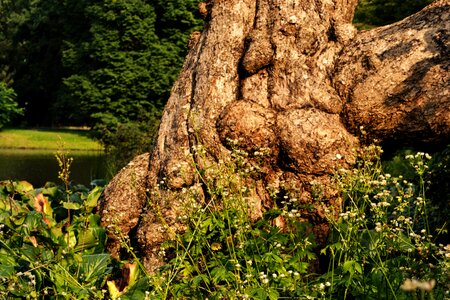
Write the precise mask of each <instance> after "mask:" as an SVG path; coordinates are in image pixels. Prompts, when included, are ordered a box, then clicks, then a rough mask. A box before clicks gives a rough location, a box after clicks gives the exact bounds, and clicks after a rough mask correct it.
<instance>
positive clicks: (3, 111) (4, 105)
mask: <svg viewBox="0 0 450 300" xmlns="http://www.w3.org/2000/svg"><path fill="white" fill-rule="evenodd" d="M15 97H16V93H15V92H14V90H13V89H12V88H9V87H8V86H7V85H6V84H5V83H4V82H0V129H1V128H2V127H3V126H4V125H6V124H8V123H9V122H10V121H11V119H12V117H14V116H15V115H20V114H22V109H20V108H19V107H18V105H17V102H16V101H15Z"/></svg>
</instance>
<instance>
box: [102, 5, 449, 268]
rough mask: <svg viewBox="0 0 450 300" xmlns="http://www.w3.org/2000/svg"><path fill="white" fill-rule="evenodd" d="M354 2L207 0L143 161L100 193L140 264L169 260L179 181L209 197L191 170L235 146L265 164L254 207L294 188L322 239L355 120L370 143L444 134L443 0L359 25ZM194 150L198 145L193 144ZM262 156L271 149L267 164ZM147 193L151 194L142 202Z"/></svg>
mask: <svg viewBox="0 0 450 300" xmlns="http://www.w3.org/2000/svg"><path fill="white" fill-rule="evenodd" d="M356 5H357V1H356V0H354V1H347V0H346V1H334V2H330V1H317V0H315V1H312V0H311V1H304V0H301V1H300V0H298V1H292V0H291V1H283V0H281V1H275V2H274V1H267V0H259V1H253V0H228V1H220V0H213V1H209V2H208V4H207V8H208V19H209V22H208V24H207V26H206V27H205V30H204V31H203V33H202V34H201V36H199V37H198V39H197V41H196V43H195V45H194V47H193V49H191V51H190V52H189V54H188V56H187V58H186V60H185V64H184V67H183V69H182V71H181V74H180V76H179V78H178V80H177V82H176V83H175V85H174V87H173V88H172V93H171V96H170V99H169V101H168V103H167V105H166V108H165V111H164V114H163V117H162V121H161V126H160V129H159V134H158V139H157V143H156V146H155V148H154V150H153V152H152V154H151V159H149V157H148V156H139V157H137V158H136V159H135V160H134V161H133V162H132V163H131V164H130V165H129V166H128V168H126V169H124V170H123V171H121V172H120V173H119V174H118V175H117V176H116V177H115V179H114V180H113V181H112V182H111V184H110V185H109V187H108V188H107V190H106V192H105V195H106V199H105V205H104V210H102V213H103V224H104V225H105V226H109V225H114V226H119V228H120V229H121V230H122V232H123V233H128V232H130V230H132V229H133V228H135V229H137V230H136V232H137V234H136V236H137V241H138V242H139V245H140V246H141V247H142V248H141V249H142V251H143V254H144V256H145V258H146V262H145V263H146V267H147V268H148V269H149V270H155V269H156V268H157V267H158V266H159V265H160V264H161V263H162V261H163V259H164V258H163V257H161V256H160V255H159V254H158V253H159V250H160V245H161V243H162V242H164V241H166V240H167V239H168V238H169V236H170V233H171V232H173V231H175V232H176V231H177V230H180V228H182V226H180V225H179V224H178V221H177V207H182V206H183V197H182V193H183V190H184V188H186V187H192V188H196V189H197V190H198V195H199V197H198V199H197V200H198V202H199V204H200V205H201V203H203V202H202V201H207V200H208V190H206V189H202V186H201V185H200V178H199V176H198V174H202V176H207V170H208V168H209V166H210V165H214V164H218V163H220V162H221V161H228V160H230V159H232V153H233V151H235V150H236V149H238V150H240V151H245V152H246V153H248V155H249V157H248V159H249V160H251V161H253V162H254V165H255V167H256V166H257V167H258V168H259V170H260V172H258V174H257V176H255V177H253V179H252V180H253V181H251V182H250V181H249V182H248V187H249V189H250V192H249V196H248V197H249V203H250V205H252V213H253V214H255V215H258V214H261V213H262V211H264V210H266V209H270V207H272V206H274V205H276V204H277V203H278V202H279V201H282V199H283V197H284V196H285V195H289V196H290V197H292V198H296V199H298V200H299V201H298V202H297V203H298V209H299V211H301V215H302V218H303V219H305V220H308V221H309V222H311V223H312V224H314V229H313V230H314V232H315V234H316V238H317V241H318V242H319V243H323V242H324V240H325V238H326V235H327V232H328V225H327V221H326V215H325V213H324V212H325V211H326V210H329V211H334V212H335V213H338V212H339V208H340V200H339V197H338V195H337V194H336V190H335V189H334V188H333V186H332V175H333V173H334V172H335V170H336V169H337V168H341V167H346V166H349V165H351V164H353V163H354V151H355V150H356V149H358V148H359V145H360V144H361V143H364V142H365V140H364V139H361V138H360V133H361V132H360V130H361V128H363V129H364V131H365V135H364V137H365V138H368V139H369V140H373V139H374V138H376V139H378V140H380V141H391V142H394V143H397V145H398V146H400V145H408V144H415V143H419V142H426V143H428V144H432V143H434V144H435V145H437V144H441V145H442V144H443V143H446V142H448V138H449V137H450V115H449V114H450V98H449V96H448V95H449V82H448V80H443V78H448V77H449V74H448V66H449V56H448V36H449V35H448V32H449V30H450V28H449V27H448V26H449V25H448V24H450V22H449V21H450V3H449V2H448V0H441V1H436V2H434V3H433V4H431V5H429V6H428V7H427V8H425V9H424V10H422V11H421V12H419V13H417V14H415V15H413V16H411V17H409V18H406V19H405V20H403V21H401V22H398V23H395V24H392V25H390V26H385V27H380V28H377V29H373V30H369V31H363V32H360V33H358V32H357V31H356V29H355V28H354V27H353V26H352V25H351V21H352V19H353V14H354V10H355V7H356ZM225 24H226V25H225ZM200 145H201V146H202V147H204V149H206V150H205V153H203V152H202V153H201V154H199V153H198V152H196V150H197V149H199V146H200ZM262 150H264V152H265V153H269V154H267V155H265V156H264V158H261V157H260V155H259V153H260V151H262ZM191 157H193V158H194V160H195V165H193V164H192V163H191V160H190V158H191ZM205 174H206V175H205ZM130 178H133V183H132V184H130ZM211 180H213V179H211ZM161 182H163V185H161ZM268 186H270V187H272V189H275V190H278V191H279V193H278V198H277V197H275V198H273V197H271V196H270V194H269V190H267V189H266V187H268ZM317 188H319V190H320V192H319V193H318V190H317ZM147 189H150V190H154V191H155V195H159V196H160V198H158V197H156V196H155V197H152V198H151V199H150V201H148V199H147V198H146V197H147V196H148V194H146V192H145V191H146V190H147ZM202 195H203V197H204V198H203V197H202ZM317 195H320V197H317ZM149 203H151V206H150V207H149V206H148V205H149ZM155 206H157V207H159V209H158V210H157V211H156V213H155V211H154V210H152V209H151V208H152V207H153V208H154V207H155ZM143 211H144V213H142V212H143ZM161 216H163V218H165V221H164V222H161V221H160V217H161ZM115 228H116V227H115ZM133 232H134V231H133ZM119 247H120V243H118V242H115V241H114V234H112V235H111V244H110V250H111V251H112V252H113V253H115V254H117V253H118V251H119V249H118V248H119Z"/></svg>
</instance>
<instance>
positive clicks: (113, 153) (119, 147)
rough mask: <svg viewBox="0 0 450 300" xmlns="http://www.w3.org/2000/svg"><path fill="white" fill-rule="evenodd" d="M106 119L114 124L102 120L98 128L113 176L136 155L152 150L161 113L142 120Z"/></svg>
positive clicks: (109, 169) (109, 170) (110, 173)
mask: <svg viewBox="0 0 450 300" xmlns="http://www.w3.org/2000/svg"><path fill="white" fill-rule="evenodd" d="M104 121H108V122H112V123H113V124H108V123H103V122H102V123H100V124H99V125H98V126H96V129H97V130H98V131H99V132H100V136H99V137H100V138H101V140H102V142H103V144H104V145H105V150H106V153H107V156H108V159H107V162H108V173H109V175H111V177H112V176H114V175H115V174H116V173H117V171H119V170H120V169H121V168H122V167H124V166H125V165H126V164H127V163H128V162H130V161H131V160H132V159H133V158H134V157H135V156H137V155H139V154H142V153H145V152H150V151H151V148H152V146H153V141H154V138H155V136H156V133H157V130H158V126H159V115H155V116H153V117H148V120H147V121H144V120H143V121H141V122H127V123H116V122H114V121H116V120H115V119H113V120H106V119H104Z"/></svg>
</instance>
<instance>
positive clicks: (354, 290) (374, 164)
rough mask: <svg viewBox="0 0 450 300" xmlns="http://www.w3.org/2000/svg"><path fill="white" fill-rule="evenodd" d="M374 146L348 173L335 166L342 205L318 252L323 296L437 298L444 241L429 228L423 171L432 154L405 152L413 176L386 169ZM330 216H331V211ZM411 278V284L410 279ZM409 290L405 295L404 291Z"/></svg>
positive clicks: (443, 275) (448, 262) (444, 287)
mask: <svg viewBox="0 0 450 300" xmlns="http://www.w3.org/2000/svg"><path fill="white" fill-rule="evenodd" d="M380 154H381V148H379V147H377V146H374V145H372V146H370V147H367V148H365V149H364V151H362V152H361V154H360V159H359V161H358V163H357V164H356V166H355V169H353V170H340V172H339V174H338V175H337V182H338V183H339V184H340V189H341V190H342V197H343V199H344V205H343V207H342V212H341V213H340V215H339V218H338V219H337V220H335V219H334V218H332V217H330V218H329V221H330V223H331V224H332V226H333V232H332V234H331V236H330V243H329V244H328V245H327V247H326V248H325V249H323V251H322V253H323V254H325V253H326V254H328V255H329V257H330V267H329V270H328V272H327V273H326V274H324V275H323V276H322V278H323V280H327V281H329V282H331V286H330V289H329V297H330V299H346V298H348V297H351V298H357V299H359V298H369V299H408V298H410V297H411V296H413V297H414V298H415V297H421V298H422V299H425V296H426V294H425V292H426V293H427V296H426V297H428V298H429V299H433V297H435V298H438V299H442V298H443V297H444V295H446V294H445V293H446V291H448V288H449V280H450V278H449V273H448V270H449V267H450V259H449V258H450V253H449V251H448V250H449V246H444V245H437V244H436V242H435V241H436V239H437V237H436V236H435V235H433V234H437V231H434V230H433V228H430V219H429V218H430V216H432V215H433V211H432V210H433V206H432V205H431V203H430V200H429V199H428V198H427V186H426V181H425V178H426V174H427V171H428V168H429V167H428V165H429V162H430V159H431V157H430V156H429V155H428V154H425V153H422V152H418V153H415V154H409V155H407V156H406V157H405V161H406V162H408V163H409V164H410V165H411V167H412V169H413V170H415V172H416V177H415V181H407V180H405V179H404V178H403V177H402V176H398V177H394V176H391V175H390V174H388V173H385V172H384V171H383V169H382V167H381V161H380ZM331 215H332V214H330V216H331ZM411 279H414V280H415V281H414V282H415V285H413V284H412V282H413V281H411ZM411 294H412V295H411ZM447 296H448V294H447Z"/></svg>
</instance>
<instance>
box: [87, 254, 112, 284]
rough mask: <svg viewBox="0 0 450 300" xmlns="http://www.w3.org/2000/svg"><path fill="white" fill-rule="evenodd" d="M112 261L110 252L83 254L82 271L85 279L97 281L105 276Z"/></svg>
mask: <svg viewBox="0 0 450 300" xmlns="http://www.w3.org/2000/svg"><path fill="white" fill-rule="evenodd" d="M110 262H111V256H110V255H109V254H106V253H103V254H94V255H83V259H82V262H81V272H82V273H83V276H84V280H85V281H92V283H94V282H95V281H98V280H100V282H101V281H102V278H104V277H105V276H106V275H107V274H108V273H109V272H108V271H107V270H108V265H109V263H110Z"/></svg>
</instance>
